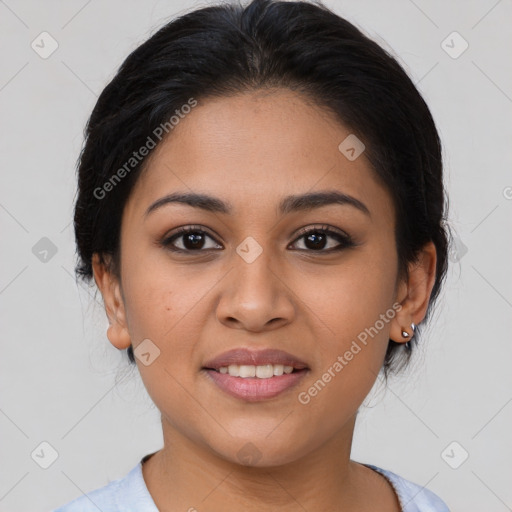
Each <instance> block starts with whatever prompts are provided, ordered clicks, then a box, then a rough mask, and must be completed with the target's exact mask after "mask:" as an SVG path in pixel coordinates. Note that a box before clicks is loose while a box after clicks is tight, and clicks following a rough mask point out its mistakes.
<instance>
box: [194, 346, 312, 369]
mask: <svg viewBox="0 0 512 512" xmlns="http://www.w3.org/2000/svg"><path fill="white" fill-rule="evenodd" d="M232 364H233V365H234V364H236V365H252V366H263V365H267V364H274V365H275V364H282V365H284V366H292V367H293V368H294V369H295V370H303V369H308V366H307V364H306V363H305V362H304V361H301V360H300V359H298V358H297V357H295V356H294V355H292V354H289V353H288V352H284V351H283V350H278V349H264V350H249V349H246V348H236V349H232V350H228V351H227V352H223V353H222V354H220V355H218V356H216V357H214V358H213V359H210V360H209V361H207V362H206V363H205V364H204V366H203V368H205V369H211V370H219V368H223V367H227V366H229V365H232Z"/></svg>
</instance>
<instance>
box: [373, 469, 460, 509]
mask: <svg viewBox="0 0 512 512" xmlns="http://www.w3.org/2000/svg"><path fill="white" fill-rule="evenodd" d="M365 466H367V467H369V468H370V469H373V470H374V471H377V472H379V473H381V474H382V475H383V476H384V477H386V478H387V479H388V481H389V482H390V483H391V485H392V486H393V488H394V489H395V492H396V493H397V495H398V498H399V500H400V505H401V506H402V511H403V512H450V510H449V508H448V506H447V505H446V503H445V502H444V501H443V500H442V499H441V498H440V497H439V496H437V494H434V493H433V492H432V491H430V490H428V489H427V488H425V487H422V486H421V485H418V484H416V483H414V482H411V481H409V480H406V479H405V478H403V477H401V476H400V475H397V474H396V473H393V472H392V471H389V470H387V469H382V468H379V467H377V466H373V465H372V464H365Z"/></svg>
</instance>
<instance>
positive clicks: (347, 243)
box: [295, 227, 355, 252]
mask: <svg viewBox="0 0 512 512" xmlns="http://www.w3.org/2000/svg"><path fill="white" fill-rule="evenodd" d="M329 239H331V240H332V239H333V240H335V242H334V243H333V242H332V241H331V242H329ZM299 240H304V246H305V248H299V249H298V250H302V251H303V250H306V251H309V252H333V251H339V250H341V249H345V248H347V247H353V246H354V245H355V244H354V242H353V241H352V239H351V238H350V236H349V235H347V234H343V233H338V232H337V231H333V230H331V229H328V228H327V227H322V228H313V229H307V230H303V231H302V232H301V234H300V236H299V238H297V239H296V242H295V243H297V241H299Z"/></svg>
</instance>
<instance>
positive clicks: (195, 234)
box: [161, 226, 222, 252]
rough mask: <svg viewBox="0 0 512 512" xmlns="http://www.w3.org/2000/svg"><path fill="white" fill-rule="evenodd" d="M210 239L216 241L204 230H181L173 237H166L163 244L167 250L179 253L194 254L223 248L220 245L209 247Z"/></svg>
mask: <svg viewBox="0 0 512 512" xmlns="http://www.w3.org/2000/svg"><path fill="white" fill-rule="evenodd" d="M208 239H210V240H213V241H214V239H213V238H212V237H211V236H210V235H209V234H208V233H207V232H206V231H204V230H202V229H199V228H195V227H191V226H189V227H185V228H180V229H179V230H178V231H177V232H176V233H174V234H173V235H171V236H169V237H166V238H165V239H164V240H163V241H162V242H161V243H162V245H163V246H165V247H166V248H167V249H169V250H171V251H177V252H194V251H201V250H203V249H206V250H208V249H218V248H222V247H221V246H220V245H219V244H217V243H214V244H213V246H212V244H210V246H207V245H208Z"/></svg>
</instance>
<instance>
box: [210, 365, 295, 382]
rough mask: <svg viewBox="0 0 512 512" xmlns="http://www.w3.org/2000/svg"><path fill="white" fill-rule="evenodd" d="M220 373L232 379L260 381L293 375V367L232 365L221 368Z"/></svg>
mask: <svg viewBox="0 0 512 512" xmlns="http://www.w3.org/2000/svg"><path fill="white" fill-rule="evenodd" d="M219 372H220V373H228V374H229V375H230V376H231V377H241V378H242V379H246V378H249V377H258V378H259V379H270V378H271V377H273V376H274V375H275V376H279V375H283V373H292V372H293V366H284V365H282V364H264V365H260V366H254V365H247V364H241V365H238V364H230V365H229V366H223V367H221V368H219Z"/></svg>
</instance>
